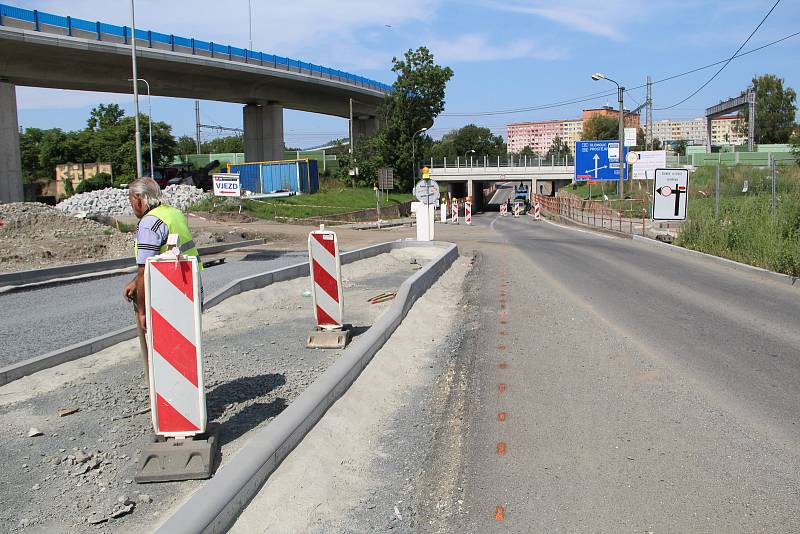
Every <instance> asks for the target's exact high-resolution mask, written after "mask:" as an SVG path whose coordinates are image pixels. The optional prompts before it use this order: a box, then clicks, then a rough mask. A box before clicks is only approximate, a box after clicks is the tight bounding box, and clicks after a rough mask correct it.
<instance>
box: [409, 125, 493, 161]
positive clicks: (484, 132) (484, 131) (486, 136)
mask: <svg viewBox="0 0 800 534" xmlns="http://www.w3.org/2000/svg"><path fill="white" fill-rule="evenodd" d="M423 144H424V142H423ZM471 150H474V151H475V152H474V153H472V152H470V151H471ZM505 153H506V143H505V141H504V140H503V138H502V137H501V136H499V135H494V134H493V133H492V131H491V130H490V129H489V128H482V127H480V126H476V125H474V124H468V125H466V126H463V127H461V128H456V129H454V130H450V131H449V132H447V133H446V134H444V135H443V136H442V138H441V140H439V141H431V142H430V149H429V150H427V151H425V154H426V155H429V157H433V158H434V159H443V158H447V159H448V160H450V161H455V159H456V158H457V157H458V158H461V159H464V157H465V155H466V157H467V158H469V156H470V155H472V156H473V157H474V158H480V159H481V160H482V159H483V156H490V157H496V156H502V155H505Z"/></svg>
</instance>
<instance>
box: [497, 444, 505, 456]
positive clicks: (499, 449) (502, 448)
mask: <svg viewBox="0 0 800 534" xmlns="http://www.w3.org/2000/svg"><path fill="white" fill-rule="evenodd" d="M497 454H498V455H499V456H505V455H506V444H505V443H504V442H502V441H501V442H500V443H498V444H497Z"/></svg>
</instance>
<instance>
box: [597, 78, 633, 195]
mask: <svg viewBox="0 0 800 534" xmlns="http://www.w3.org/2000/svg"><path fill="white" fill-rule="evenodd" d="M592 79H593V80H594V81H597V80H608V81H609V82H611V83H613V84H614V85H616V86H617V99H618V100H619V184H618V186H617V195H618V196H619V198H620V200H622V198H623V196H622V195H623V187H624V186H623V184H624V182H625V171H626V170H627V165H628V164H627V163H626V162H625V107H624V104H623V103H624V100H625V87H623V86H621V85H620V84H618V83H617V82H615V81H614V80H612V79H611V78H609V77H608V76H606V75H605V74H601V73H599V72H596V73H594V74H592Z"/></svg>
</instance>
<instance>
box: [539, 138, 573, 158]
mask: <svg viewBox="0 0 800 534" xmlns="http://www.w3.org/2000/svg"><path fill="white" fill-rule="evenodd" d="M571 155H572V149H571V148H570V146H569V144H568V143H567V142H566V141H564V140H563V139H561V137H560V136H558V135H557V136H555V137H554V138H553V142H552V143H551V144H550V148H548V149H547V153H546V154H545V155H544V159H546V160H550V159H555V160H560V159H561V160H563V158H564V157H565V156H571Z"/></svg>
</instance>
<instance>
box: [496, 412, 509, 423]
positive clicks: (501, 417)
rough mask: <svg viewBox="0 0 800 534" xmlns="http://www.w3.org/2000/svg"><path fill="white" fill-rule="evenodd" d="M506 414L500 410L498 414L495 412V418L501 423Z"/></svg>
mask: <svg viewBox="0 0 800 534" xmlns="http://www.w3.org/2000/svg"><path fill="white" fill-rule="evenodd" d="M507 415H508V414H507V413H506V412H500V413H499V414H497V420H498V421H500V422H501V423H502V422H503V421H505V420H506V416H507Z"/></svg>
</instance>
